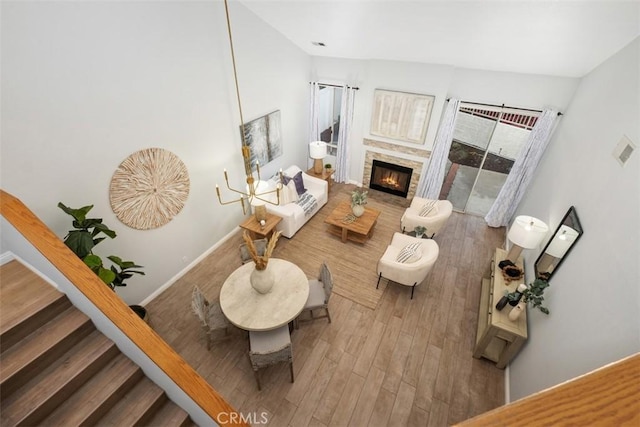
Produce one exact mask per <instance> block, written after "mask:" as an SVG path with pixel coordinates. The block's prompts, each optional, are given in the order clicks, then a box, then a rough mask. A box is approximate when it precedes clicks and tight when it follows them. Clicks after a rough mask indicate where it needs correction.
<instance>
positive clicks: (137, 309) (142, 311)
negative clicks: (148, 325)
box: [129, 305, 149, 322]
mask: <svg viewBox="0 0 640 427" xmlns="http://www.w3.org/2000/svg"><path fill="white" fill-rule="evenodd" d="M129 308H130V309H131V310H133V312H134V313H136V314H137V315H138V317H140V318H141V319H142V320H144V321H145V322H146V321H147V320H148V318H149V313H148V312H147V309H146V308H144V307H143V306H141V305H130V306H129Z"/></svg>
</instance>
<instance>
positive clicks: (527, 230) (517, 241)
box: [507, 215, 549, 264]
mask: <svg viewBox="0 0 640 427" xmlns="http://www.w3.org/2000/svg"><path fill="white" fill-rule="evenodd" d="M547 231H549V227H548V226H547V224H545V223H544V222H542V221H540V220H539V219H537V218H534V217H532V216H526V215H521V216H518V217H516V219H515V221H513V224H512V225H511V228H510V229H509V233H507V238H508V239H509V241H510V242H511V249H510V250H509V253H508V254H507V259H508V260H509V261H511V262H513V263H514V264H515V263H516V261H517V260H518V257H519V256H520V253H521V252H522V249H533V248H536V247H537V246H538V245H539V244H540V243H541V242H542V239H544V237H545V236H546V235H547Z"/></svg>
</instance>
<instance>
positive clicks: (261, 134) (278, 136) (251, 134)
mask: <svg viewBox="0 0 640 427" xmlns="http://www.w3.org/2000/svg"><path fill="white" fill-rule="evenodd" d="M240 132H241V134H242V133H244V138H243V140H244V142H245V143H246V144H247V145H248V146H249V152H250V153H251V168H252V170H255V168H256V161H258V162H260V165H266V164H267V163H269V162H270V161H272V160H273V159H275V158H276V157H279V156H281V155H282V133H281V128H280V110H276V111H274V112H272V113H269V114H267V115H264V116H262V117H259V118H257V119H255V120H251V121H250V122H247V123H245V124H244V126H240Z"/></svg>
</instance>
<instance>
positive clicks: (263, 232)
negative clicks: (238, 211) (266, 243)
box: [240, 212, 282, 240]
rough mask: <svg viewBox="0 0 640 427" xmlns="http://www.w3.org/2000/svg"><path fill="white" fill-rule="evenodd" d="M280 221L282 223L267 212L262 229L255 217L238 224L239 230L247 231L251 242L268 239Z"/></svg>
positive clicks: (252, 216) (277, 217)
mask: <svg viewBox="0 0 640 427" xmlns="http://www.w3.org/2000/svg"><path fill="white" fill-rule="evenodd" d="M280 221H282V218H281V217H279V216H278V215H273V214H270V213H268V212H267V219H266V224H265V225H264V227H262V226H261V225H260V223H259V222H258V220H256V216H255V215H251V216H249V218H247V219H246V220H245V221H244V222H243V223H242V224H240V228H243V229H245V230H247V231H248V232H249V235H250V236H251V239H253V240H255V239H261V238H266V239H268V238H269V237H271V235H272V234H273V231H274V230H275V229H276V226H277V225H278V223H279V222H280Z"/></svg>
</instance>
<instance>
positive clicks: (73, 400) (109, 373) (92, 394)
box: [41, 353, 144, 426]
mask: <svg viewBox="0 0 640 427" xmlns="http://www.w3.org/2000/svg"><path fill="white" fill-rule="evenodd" d="M143 375H144V374H143V372H142V369H140V367H138V365H136V364H135V363H133V362H132V361H131V360H130V359H129V358H127V357H126V356H125V355H124V354H122V353H120V354H118V355H117V356H116V357H114V358H113V359H112V360H111V361H110V362H109V363H108V364H107V365H105V367H104V368H103V369H102V370H101V371H100V372H98V373H97V374H96V375H95V376H94V377H93V378H91V379H90V380H89V381H87V382H86V383H85V384H84V385H83V386H82V387H80V388H78V389H77V390H76V392H75V393H74V394H73V395H72V396H71V397H69V398H68V399H67V400H66V402H64V403H62V404H61V405H60V406H58V407H57V408H56V409H55V410H54V411H53V412H52V413H51V414H50V415H49V416H48V417H47V418H45V419H44V420H43V421H42V423H41V424H42V425H47V426H70V425H95V424H97V423H98V420H100V418H102V417H103V416H104V415H105V414H106V413H107V412H108V411H109V409H110V408H111V407H112V406H113V405H114V404H115V403H116V402H117V401H118V400H119V399H122V396H123V395H125V394H126V393H127V392H128V391H129V390H131V388H132V387H134V386H135V384H136V383H137V382H138V381H140V379H141V378H142V377H143Z"/></svg>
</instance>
